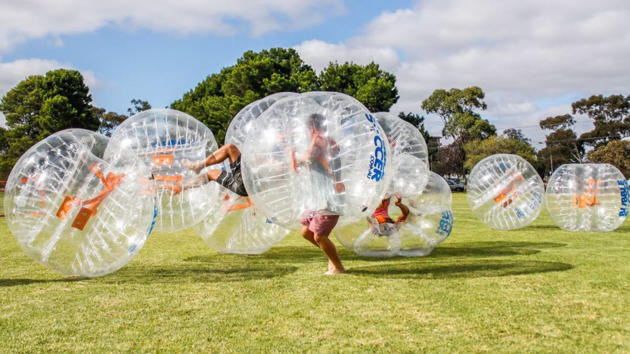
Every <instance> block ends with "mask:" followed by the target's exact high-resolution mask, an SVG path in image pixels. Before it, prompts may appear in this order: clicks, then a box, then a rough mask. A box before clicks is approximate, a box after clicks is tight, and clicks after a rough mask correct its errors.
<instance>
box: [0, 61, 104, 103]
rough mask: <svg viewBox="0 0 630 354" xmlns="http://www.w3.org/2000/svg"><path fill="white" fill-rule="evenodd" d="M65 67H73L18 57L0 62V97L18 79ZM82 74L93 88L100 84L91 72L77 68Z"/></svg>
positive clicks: (16, 82) (13, 85)
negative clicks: (17, 58)
mask: <svg viewBox="0 0 630 354" xmlns="http://www.w3.org/2000/svg"><path fill="white" fill-rule="evenodd" d="M59 68H66V69H73V67H72V66H71V65H69V64H63V63H59V62H57V61H54V60H47V59H19V60H15V61H12V62H5V63H3V62H0V97H3V96H4V95H5V94H6V93H7V92H8V91H9V90H11V89H12V88H13V87H15V86H16V85H17V84H18V83H19V82H20V81H22V80H24V79H25V78H26V77H28V76H31V75H42V74H45V73H46V72H47V71H50V70H54V69H59ZM79 71H80V72H81V74H82V75H83V79H84V81H85V84H86V85H87V86H88V87H89V88H90V89H94V88H96V87H98V86H99V85H100V83H99V81H98V80H97V79H96V76H95V75H94V73H93V72H91V71H89V70H79Z"/></svg>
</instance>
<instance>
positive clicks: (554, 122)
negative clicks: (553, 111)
mask: <svg viewBox="0 0 630 354" xmlns="http://www.w3.org/2000/svg"><path fill="white" fill-rule="evenodd" d="M573 124H575V119H573V116H571V115H570V114H565V115H560V116H555V117H547V118H545V119H543V120H541V121H540V123H539V125H540V127H541V128H542V129H545V130H552V132H551V133H550V134H549V135H547V137H546V138H545V147H544V148H543V149H542V150H540V151H539V152H538V157H539V161H540V164H541V165H540V168H541V171H540V172H542V174H543V175H545V176H548V175H550V174H551V173H553V171H554V169H555V168H556V167H557V166H560V165H562V164H566V163H575V162H581V161H582V158H583V156H584V147H583V145H582V143H581V142H580V141H579V140H578V138H577V135H576V134H575V132H574V131H573V130H572V129H571V127H572V126H573Z"/></svg>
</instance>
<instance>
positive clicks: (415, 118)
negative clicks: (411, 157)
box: [398, 112, 440, 166]
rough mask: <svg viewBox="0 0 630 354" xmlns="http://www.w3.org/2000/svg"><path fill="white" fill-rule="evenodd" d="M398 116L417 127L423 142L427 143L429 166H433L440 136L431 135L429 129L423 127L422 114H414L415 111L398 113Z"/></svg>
mask: <svg viewBox="0 0 630 354" xmlns="http://www.w3.org/2000/svg"><path fill="white" fill-rule="evenodd" d="M398 118H400V119H402V120H404V121H405V122H408V123H411V124H412V125H413V126H415V127H417V128H418V130H419V131H420V134H422V137H423V138H424V141H425V143H427V150H428V151H427V152H428V154H429V156H428V157H429V166H433V164H434V163H435V159H436V154H437V152H438V149H439V148H440V137H439V136H431V134H429V131H427V130H426V128H425V127H424V119H425V118H424V116H422V115H419V114H415V113H411V112H409V113H405V112H400V113H398Z"/></svg>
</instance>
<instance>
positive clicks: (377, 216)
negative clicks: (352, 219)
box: [367, 195, 409, 236]
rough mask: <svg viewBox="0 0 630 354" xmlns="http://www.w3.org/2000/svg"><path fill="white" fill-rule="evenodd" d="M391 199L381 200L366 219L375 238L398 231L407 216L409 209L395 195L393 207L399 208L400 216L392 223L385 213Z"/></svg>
mask: <svg viewBox="0 0 630 354" xmlns="http://www.w3.org/2000/svg"><path fill="white" fill-rule="evenodd" d="M391 198H392V197H391V196H387V197H386V198H383V200H381V203H380V204H379V205H378V207H377V208H376V210H374V212H373V213H372V217H368V218H367V222H368V225H369V227H370V229H371V230H372V233H374V234H375V235H377V236H390V235H391V234H393V233H394V232H395V231H398V230H399V229H400V226H401V224H402V223H404V222H405V221H406V220H407V216H408V215H409V208H408V207H407V206H406V205H405V204H403V202H402V199H401V198H400V196H399V195H396V202H394V205H396V206H397V207H398V208H400V211H401V212H402V214H401V215H400V216H399V217H398V218H396V220H395V221H394V219H392V218H391V217H390V216H389V212H388V211H387V210H388V208H389V203H390V202H391Z"/></svg>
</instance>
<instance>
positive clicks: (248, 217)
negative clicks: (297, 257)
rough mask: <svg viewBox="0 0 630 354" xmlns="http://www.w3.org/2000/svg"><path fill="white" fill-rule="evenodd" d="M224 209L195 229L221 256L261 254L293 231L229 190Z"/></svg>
mask: <svg viewBox="0 0 630 354" xmlns="http://www.w3.org/2000/svg"><path fill="white" fill-rule="evenodd" d="M219 203H220V205H221V208H220V209H219V210H217V211H216V212H214V213H212V214H211V215H210V216H209V217H207V218H206V219H205V220H204V221H202V222H201V223H199V224H197V225H195V226H194V227H193V229H194V230H195V231H196V232H197V233H198V234H199V236H201V238H202V239H203V240H204V241H205V242H206V244H207V245H208V246H209V247H210V248H212V249H213V250H215V251H217V252H220V253H235V254H260V253H264V252H266V251H267V250H269V249H270V248H271V247H272V246H273V245H275V244H276V243H278V242H280V241H282V239H284V238H285V236H287V235H288V234H289V230H288V229H285V228H283V227H280V226H279V225H277V224H274V223H272V222H271V221H270V220H269V219H267V218H266V217H264V216H263V214H262V213H260V212H259V211H258V210H257V209H256V207H255V206H254V205H253V204H251V203H250V202H248V200H247V198H245V197H241V196H239V195H237V194H235V193H232V192H229V191H227V190H226V191H225V194H224V196H223V198H222V200H221V201H220V202H219Z"/></svg>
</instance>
